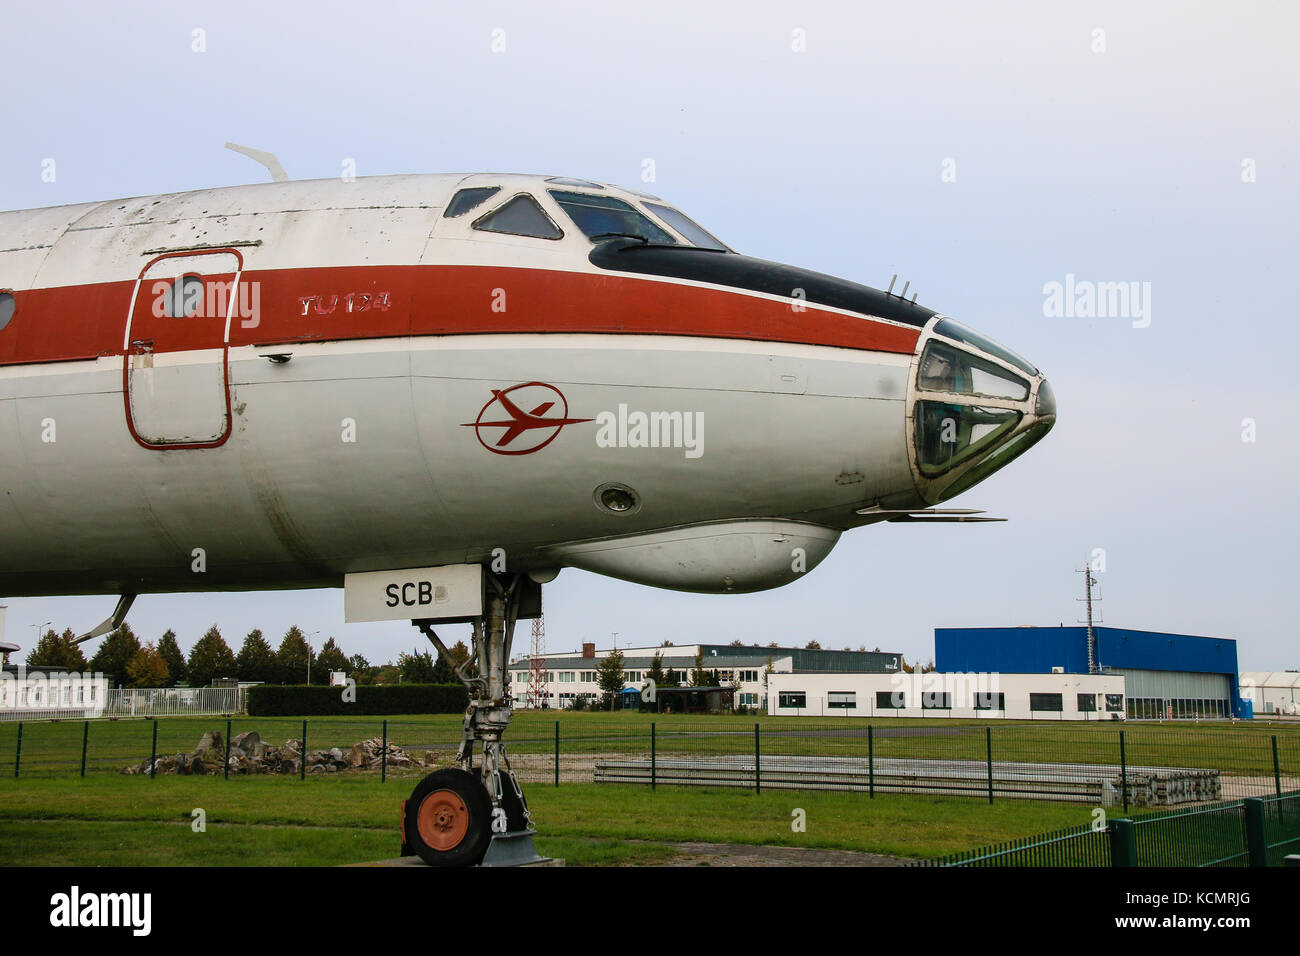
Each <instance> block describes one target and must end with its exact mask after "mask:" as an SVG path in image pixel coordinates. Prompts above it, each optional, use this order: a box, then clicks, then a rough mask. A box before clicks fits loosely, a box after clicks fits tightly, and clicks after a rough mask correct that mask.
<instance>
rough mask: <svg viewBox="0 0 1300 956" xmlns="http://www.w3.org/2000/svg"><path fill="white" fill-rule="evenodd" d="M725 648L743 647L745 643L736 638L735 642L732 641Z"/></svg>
mask: <svg viewBox="0 0 1300 956" xmlns="http://www.w3.org/2000/svg"><path fill="white" fill-rule="evenodd" d="M727 646H728V647H744V646H745V642H744V641H742V640H741V639H740V638H736V640H734V641H732V642H731V643H730V644H728V645H727Z"/></svg>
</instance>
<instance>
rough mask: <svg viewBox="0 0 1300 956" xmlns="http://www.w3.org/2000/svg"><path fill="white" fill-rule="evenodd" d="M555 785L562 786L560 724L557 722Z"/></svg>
mask: <svg viewBox="0 0 1300 956" xmlns="http://www.w3.org/2000/svg"><path fill="white" fill-rule="evenodd" d="M555 785H556V786H557V787H558V786H559V785H560V722H559V721H558V720H557V721H556V722H555Z"/></svg>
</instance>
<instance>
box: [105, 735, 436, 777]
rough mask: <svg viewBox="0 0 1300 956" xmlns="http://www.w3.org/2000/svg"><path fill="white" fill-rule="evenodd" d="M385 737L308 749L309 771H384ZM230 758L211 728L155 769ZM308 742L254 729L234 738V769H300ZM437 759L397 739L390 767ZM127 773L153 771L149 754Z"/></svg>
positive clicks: (213, 769)
mask: <svg viewBox="0 0 1300 956" xmlns="http://www.w3.org/2000/svg"><path fill="white" fill-rule="evenodd" d="M383 758H384V742H383V741H382V740H381V739H380V738H378V737H371V738H370V739H369V740H363V741H361V742H360V743H358V744H353V746H352V748H351V750H348V751H344V750H342V749H341V748H339V747H331V748H330V749H329V750H309V751H307V772H308V773H339V772H340V771H347V770H378V769H379V768H380V766H381V765H382V764H383V762H384V759H383ZM225 760H226V741H225V738H224V737H223V736H222V734H221V731H219V730H210V731H208V732H207V733H206V734H204V735H203V737H202V738H201V739H200V740H199V744H198V746H197V747H195V748H194V749H193V750H192V751H190V752H189V753H188V754H183V753H178V754H167V755H165V756H160V757H158V758H157V760H156V762H155V765H154V772H155V773H174V774H218V773H222V772H223V771H224V766H225ZM302 760H303V756H302V741H301V740H292V739H291V740H286V741H285V742H284V746H282V747H275V746H272V745H271V744H268V743H266V741H264V740H262V738H261V737H260V736H258V734H257V731H255V730H249V731H245V732H244V733H242V734H237V735H235V736H234V737H232V738H230V772H231V773H245V774H248V773H285V774H290V773H299V772H300V771H301V767H302ZM434 764H435V758H434V755H433V753H432V751H425V752H424V754H423V757H421V755H420V754H418V753H415V754H408V753H407V752H406V751H404V750H403V749H402V748H401V747H398V746H397V745H396V744H389V745H388V766H389V767H425V766H433V765H434ZM122 772H123V773H128V774H147V773H148V772H149V759H148V758H145V759H144V760H143V761H141V762H140V763H139V764H138V765H133V766H130V767H127V768H125V769H124V770H123V771H122Z"/></svg>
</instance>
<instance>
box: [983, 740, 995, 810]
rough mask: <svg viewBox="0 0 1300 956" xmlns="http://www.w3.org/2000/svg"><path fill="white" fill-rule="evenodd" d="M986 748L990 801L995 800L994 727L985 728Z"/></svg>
mask: <svg viewBox="0 0 1300 956" xmlns="http://www.w3.org/2000/svg"><path fill="white" fill-rule="evenodd" d="M984 749H985V751H986V752H987V753H988V759H987V761H986V762H987V764H988V770H989V803H992V802H993V728H992V727H985V728H984Z"/></svg>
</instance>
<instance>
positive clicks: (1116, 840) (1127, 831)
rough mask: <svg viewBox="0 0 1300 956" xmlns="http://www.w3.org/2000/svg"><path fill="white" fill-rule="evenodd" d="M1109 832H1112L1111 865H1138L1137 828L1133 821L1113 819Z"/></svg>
mask: <svg viewBox="0 0 1300 956" xmlns="http://www.w3.org/2000/svg"><path fill="white" fill-rule="evenodd" d="M1107 832H1108V833H1110V865H1111V866H1137V829H1136V827H1134V825H1133V821H1132V820H1125V819H1123V818H1120V819H1118V820H1111V821H1110V826H1109V827H1107Z"/></svg>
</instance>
